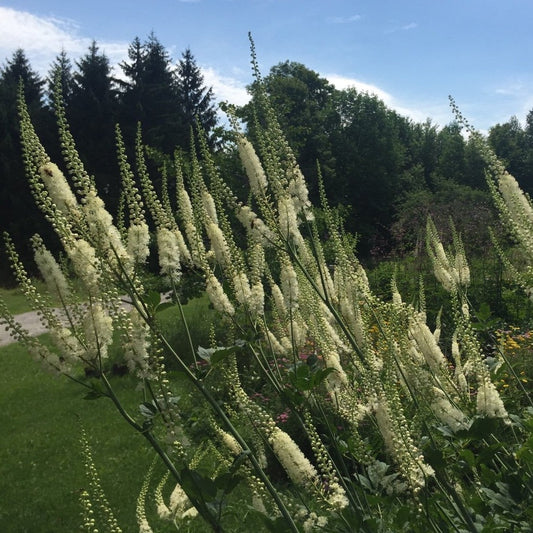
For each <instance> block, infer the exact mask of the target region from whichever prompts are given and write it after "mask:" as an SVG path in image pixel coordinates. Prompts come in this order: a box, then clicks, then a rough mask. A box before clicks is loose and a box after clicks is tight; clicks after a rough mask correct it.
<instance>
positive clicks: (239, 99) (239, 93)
mask: <svg viewBox="0 0 533 533" xmlns="http://www.w3.org/2000/svg"><path fill="white" fill-rule="evenodd" d="M201 70H202V75H203V77H204V83H205V85H206V86H208V87H212V88H213V93H214V95H215V98H216V99H217V101H219V102H225V101H228V102H229V103H230V104H235V105H238V106H242V105H244V104H246V103H247V102H249V100H250V95H249V94H248V92H247V91H246V84H245V83H243V82H241V81H240V80H238V79H236V78H232V77H230V76H224V75H222V74H220V73H219V72H217V71H216V70H215V69H214V68H212V67H203V68H202V69H201Z"/></svg>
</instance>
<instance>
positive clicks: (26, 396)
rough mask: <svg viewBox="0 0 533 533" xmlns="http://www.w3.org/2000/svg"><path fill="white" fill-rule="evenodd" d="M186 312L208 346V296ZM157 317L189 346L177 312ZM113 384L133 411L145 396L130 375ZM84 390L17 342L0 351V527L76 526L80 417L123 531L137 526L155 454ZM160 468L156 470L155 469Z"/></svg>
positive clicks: (81, 480)
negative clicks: (140, 501)
mask: <svg viewBox="0 0 533 533" xmlns="http://www.w3.org/2000/svg"><path fill="white" fill-rule="evenodd" d="M0 294H1V295H2V296H3V297H4V299H5V301H6V303H7V305H8V308H9V309H10V310H11V311H12V312H14V313H20V312H24V311H28V310H29V308H28V306H27V304H26V303H25V300H24V298H23V297H22V295H21V293H20V291H18V290H17V289H13V290H6V289H0ZM184 311H185V313H186V314H187V316H188V318H189V320H190V323H191V335H192V336H193V342H194V343H195V344H204V345H205V344H206V343H207V342H208V338H207V337H208V332H209V324H210V323H211V322H212V320H213V318H212V315H213V312H212V310H210V309H209V308H208V302H207V300H206V299H205V297H204V298H199V299H195V300H191V301H190V302H189V303H188V304H187V305H186V306H185V308H184ZM161 322H162V326H163V328H164V329H165V330H167V331H169V333H170V335H169V337H171V339H170V340H171V341H172V343H173V344H174V345H175V347H176V349H178V350H179V351H180V352H181V351H182V350H188V345H187V343H186V342H185V331H184V329H183V325H182V324H181V320H180V318H179V311H178V309H177V308H176V307H172V308H169V309H166V310H165V311H163V312H162V313H161ZM42 338H43V339H46V335H45V336H43V337H42ZM116 350H117V348H116V347H115V348H114V349H113V351H112V352H113V353H115V352H116ZM112 384H113V386H114V388H115V389H116V391H117V393H118V394H119V396H120V397H121V399H122V401H123V402H124V404H126V405H127V406H128V407H129V409H130V412H131V413H132V414H133V415H134V416H137V414H138V406H139V404H140V403H141V402H142V401H143V398H142V393H141V392H135V387H136V385H137V381H136V380H134V379H133V378H132V377H129V376H125V377H114V378H112ZM86 392H87V391H86V390H85V389H84V388H83V387H82V386H80V385H79V384H77V383H74V382H72V381H70V380H68V379H67V378H65V377H59V376H55V375H52V374H49V373H47V372H46V371H44V370H43V369H42V366H41V365H40V364H39V363H38V362H37V361H35V360H33V359H32V357H31V356H30V355H29V354H28V353H27V351H26V350H25V348H23V347H22V346H21V345H19V344H11V345H9V346H5V347H2V348H0V424H1V431H0V495H1V496H0V532H2V533H3V532H4V531H5V532H16V533H19V532H20V533H22V532H29V533H30V532H31V533H41V532H42V533H45V532H47V533H48V532H49V533H52V532H53V533H63V532H64V533H67V532H68V533H71V532H73V531H77V530H79V527H80V524H81V505H80V503H79V492H80V490H81V489H82V488H85V487H87V486H88V481H87V478H86V476H85V471H84V468H83V457H82V454H81V445H80V442H79V436H80V421H81V422H82V423H83V426H84V428H85V430H86V432H87V434H88V437H89V441H90V444H91V446H92V451H93V458H94V462H95V464H96V467H97V469H98V472H99V474H100V478H101V479H102V484H103V487H104V490H105V492H106V494H107V496H108V499H109V500H110V503H111V506H112V508H113V511H114V512H115V514H116V517H117V519H118V522H119V524H120V526H121V527H122V530H123V531H124V532H129V531H137V530H138V526H137V524H136V521H135V507H136V501H137V496H138V494H139V490H140V488H141V485H142V482H143V479H144V476H145V474H146V472H147V470H148V467H149V465H150V463H151V461H152V459H153V457H154V453H153V452H152V450H151V449H150V448H149V447H148V445H147V443H146V442H145V440H144V439H143V438H142V437H141V436H140V435H138V434H136V433H135V432H134V430H133V429H132V428H131V427H130V426H129V425H128V424H127V423H126V422H125V421H123V419H122V418H121V417H120V415H119V413H118V412H117V411H116V408H115V407H114V406H113V404H112V403H111V401H110V400H108V399H106V398H101V399H98V400H85V399H84V396H85V394H86ZM162 471H163V469H162V467H161V468H159V470H158V472H159V473H161V472H162ZM168 488H171V487H170V486H169V487H168ZM194 522H195V523H194ZM199 522H200V521H199V520H198V521H193V523H191V530H192V531H204V530H205V525H204V524H200V523H199ZM154 526H157V531H163V530H164V531H175V528H174V527H173V526H172V525H171V524H168V525H167V524H165V525H164V529H163V530H162V529H160V526H161V522H157V521H156V523H154ZM198 528H200V529H198Z"/></svg>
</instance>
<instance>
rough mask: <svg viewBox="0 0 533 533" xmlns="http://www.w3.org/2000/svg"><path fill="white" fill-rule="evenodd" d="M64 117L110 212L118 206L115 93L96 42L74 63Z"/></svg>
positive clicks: (107, 66)
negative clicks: (72, 79)
mask: <svg viewBox="0 0 533 533" xmlns="http://www.w3.org/2000/svg"><path fill="white" fill-rule="evenodd" d="M76 66H77V71H76V72H75V73H74V76H73V78H74V84H73V90H72V97H71V98H70V105H67V116H68V120H69V122H70V126H71V130H72V134H73V136H74V139H75V141H76V144H77V146H78V148H79V151H80V156H81V157H82V160H83V161H84V163H85V165H86V166H87V170H88V171H89V172H90V173H91V174H93V175H94V177H95V181H96V184H97V187H98V190H100V191H102V193H103V196H104V200H105V201H106V203H107V204H108V207H109V208H110V210H111V211H113V210H114V209H116V207H117V203H118V196H119V189H120V181H119V178H118V168H117V165H116V150H115V123H116V119H117V90H116V88H115V83H114V80H113V77H112V75H111V67H110V64H109V59H108V58H107V56H106V55H105V54H103V53H101V52H100V51H99V48H98V46H97V44H96V42H94V41H93V42H92V43H91V45H90V46H89V50H88V52H87V54H85V55H84V56H83V57H82V58H81V59H80V60H79V61H77V62H76Z"/></svg>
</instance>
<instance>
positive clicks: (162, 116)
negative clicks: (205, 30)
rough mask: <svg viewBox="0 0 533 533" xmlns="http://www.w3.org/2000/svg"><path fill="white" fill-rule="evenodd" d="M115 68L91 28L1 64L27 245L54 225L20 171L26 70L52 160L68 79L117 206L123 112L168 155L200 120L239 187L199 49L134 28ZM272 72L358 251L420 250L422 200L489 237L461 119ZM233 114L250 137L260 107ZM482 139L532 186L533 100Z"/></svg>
mask: <svg viewBox="0 0 533 533" xmlns="http://www.w3.org/2000/svg"><path fill="white" fill-rule="evenodd" d="M119 72H120V74H121V75H120V77H114V76H113V72H112V68H111V65H110V62H109V59H108V58H107V57H106V55H105V54H104V53H103V52H102V51H101V50H100V49H99V47H98V44H97V43H96V42H93V43H92V44H91V45H90V47H89V49H88V51H87V53H86V54H85V55H84V56H82V57H81V58H80V59H79V60H76V61H74V62H73V61H72V60H71V59H70V58H69V57H68V55H67V54H66V53H65V52H64V51H61V52H59V53H58V55H57V57H56V59H55V60H54V62H53V63H52V65H50V69H49V72H48V75H47V76H46V77H45V78H44V79H43V78H42V77H40V76H39V75H38V74H37V73H36V72H35V71H34V70H33V68H32V66H31V64H30V62H29V60H28V59H27V57H26V55H25V53H24V51H23V50H17V51H15V52H14V53H13V55H12V57H11V58H8V59H6V60H5V62H4V65H3V66H2V68H1V70H0V131H1V135H0V154H1V158H0V228H1V230H2V231H8V232H9V233H10V234H11V236H12V237H13V238H14V239H16V240H17V241H18V242H20V243H21V245H23V243H26V242H28V239H29V237H30V236H31V235H32V234H33V233H34V232H35V231H36V230H37V229H38V230H39V231H45V229H44V228H46V227H47V225H46V224H43V221H42V219H41V215H40V213H39V212H38V211H37V210H36V208H35V207H34V205H33V201H32V198H31V194H30V191H29V188H28V184H27V182H26V179H25V176H24V170H23V162H22V154H21V150H20V142H19V132H18V117H17V103H16V102H17V92H18V85H19V80H22V83H23V86H24V92H25V98H26V102H27V105H28V108H29V111H30V114H31V116H32V119H33V122H34V124H35V126H36V128H37V131H38V134H39V135H40V136H41V138H42V139H43V140H44V141H45V143H46V145H47V147H48V149H49V152H50V154H51V156H52V158H53V159H54V160H56V161H60V153H59V147H58V144H57V138H56V137H57V134H56V125H55V117H54V113H53V111H54V102H53V98H52V96H51V95H52V89H53V86H54V83H55V80H57V79H59V80H60V82H61V87H62V94H63V98H64V102H65V108H66V114H67V118H68V121H69V124H70V127H71V131H72V133H73V136H74V138H75V140H76V142H77V147H78V150H79V152H80V155H81V157H82V159H83V162H84V164H85V165H86V167H87V169H88V170H89V172H90V173H91V174H92V175H93V176H94V179H95V182H96V185H97V187H98V189H99V190H100V191H101V194H102V195H103V197H104V199H105V201H106V205H107V206H108V208H109V210H110V211H111V212H113V213H116V212H117V209H118V204H119V190H120V182H119V177H118V176H119V172H118V166H117V159H116V145H115V125H116V124H119V125H120V128H121V131H122V133H123V135H124V138H125V140H126V143H127V145H128V146H129V147H130V148H133V144H134V138H135V133H136V130H137V127H138V123H141V125H142V131H143V140H144V142H145V143H146V144H147V145H148V146H149V147H150V148H151V153H153V154H159V157H160V160H163V159H164V157H166V156H170V155H172V154H173V152H174V151H175V150H176V149H178V150H181V151H183V152H184V153H186V152H187V151H188V149H189V147H190V138H191V128H193V127H195V124H196V121H198V122H199V124H200V125H201V127H202V129H203V130H204V131H205V133H206V134H207V136H208V138H209V142H210V143H211V146H212V148H213V150H214V151H215V153H216V158H217V162H218V164H219V165H220V166H221V167H223V168H225V169H226V170H227V172H226V173H225V174H226V175H227V176H228V179H231V180H233V183H231V184H230V185H231V186H232V187H233V188H234V189H236V190H237V191H238V189H239V185H240V183H242V182H243V181H244V177H243V176H244V173H243V170H242V168H241V167H240V164H239V162H238V158H237V154H236V151H235V150H234V149H232V148H230V147H229V146H228V144H227V143H225V142H222V141H223V140H225V139H226V138H227V136H228V132H227V131H225V130H224V128H223V127H221V126H219V125H218V124H217V108H216V105H215V94H214V93H213V91H212V89H211V88H209V87H206V86H205V84H204V80H203V77H202V74H201V71H200V69H199V67H198V66H197V64H196V60H195V58H194V56H193V54H192V52H191V50H189V49H186V50H185V51H184V52H183V53H182V55H181V58H180V59H179V60H178V61H177V62H175V61H174V60H173V59H172V58H171V56H170V54H169V52H168V51H167V50H166V49H165V47H164V46H163V45H162V44H161V42H160V41H159V40H158V38H157V37H156V36H155V35H154V34H153V33H152V34H150V35H149V36H148V37H147V38H146V39H145V40H144V41H142V40H140V39H139V38H135V39H134V40H133V41H132V43H131V44H130V46H129V49H128V58H127V60H125V61H124V62H122V63H121V64H120V65H119ZM265 83H266V89H267V92H268V93H269V95H270V97H271V98H272V102H273V104H274V106H275V108H276V110H277V112H278V114H279V120H280V123H281V125H282V127H283V129H284V132H285V134H286V137H287V140H288V142H289V144H290V145H291V148H292V149H293V151H294V152H295V154H296V155H297V158H298V163H299V164H300V167H301V169H302V172H303V173H304V175H305V176H306V179H307V181H308V183H309V187H310V195H311V199H312V201H313V203H314V204H315V205H317V204H318V203H319V198H318V197H319V176H321V179H322V180H323V182H324V187H325V190H326V194H327V196H328V199H329V201H330V203H331V204H332V205H333V206H336V208H337V212H338V214H339V216H340V217H341V218H342V219H343V220H344V224H345V227H346V228H347V230H348V231H350V232H353V233H355V234H357V236H358V242H359V244H358V250H359V254H360V256H361V257H362V258H363V259H364V258H365V257H371V256H376V257H378V258H379V257H383V256H385V255H388V254H391V253H403V252H406V251H412V250H413V249H415V250H416V249H417V247H419V246H420V242H422V240H423V238H422V235H423V234H424V228H425V220H426V217H427V215H428V214H431V215H432V216H433V218H434V219H435V220H436V222H437V224H439V221H440V222H442V221H444V222H446V221H447V219H448V218H449V217H450V216H451V217H453V219H454V221H455V223H456V225H457V226H458V229H459V230H460V231H462V232H463V233H465V234H466V236H465V241H466V243H467V247H470V248H472V249H473V250H474V251H476V249H477V250H483V249H484V247H485V246H486V242H485V240H484V238H485V237H483V235H482V234H481V233H480V232H479V231H478V230H479V228H480V227H486V226H488V225H489V224H490V223H491V221H492V220H493V219H494V218H495V215H494V213H493V210H492V207H491V202H490V200H489V196H488V193H487V191H486V185H485V178H484V163H483V161H482V160H481V159H480V157H479V155H478V154H477V152H476V150H475V148H474V146H472V145H471V142H470V141H469V140H468V139H467V138H465V136H464V135H463V133H462V131H461V129H460V127H459V126H458V125H457V124H455V123H453V122H452V123H450V124H448V125H445V126H444V127H439V125H436V124H433V123H432V122H431V121H430V120H427V121H426V122H422V123H417V122H414V121H412V120H411V119H409V118H406V117H404V116H402V115H400V114H398V113H397V112H396V111H394V110H392V109H389V108H388V107H387V106H386V105H385V104H384V103H383V101H381V100H380V99H379V98H378V97H376V96H374V95H371V94H367V93H363V92H359V91H357V90H356V89H353V88H350V89H346V90H338V89H336V88H335V87H334V86H333V85H332V84H331V83H329V82H328V81H327V80H326V79H325V78H322V77H320V75H319V74H318V73H316V72H314V71H312V70H311V69H309V68H307V67H306V66H305V65H303V64H301V63H297V62H292V61H286V62H283V63H280V64H278V65H275V66H274V67H272V68H271V70H270V72H269V73H268V75H267V76H266V78H265ZM236 114H237V115H238V117H240V118H241V119H243V120H244V122H245V124H246V127H247V129H248V133H249V134H250V135H251V136H252V137H253V132H254V127H255V125H257V123H258V122H257V121H261V119H262V118H261V117H257V116H255V115H254V114H253V112H252V106H251V105H245V106H243V107H241V108H238V109H237V110H236ZM488 140H489V142H490V144H491V146H492V148H493V149H494V150H495V152H496V154H497V155H498V156H499V157H500V158H501V159H502V160H503V161H504V163H505V164H506V166H507V168H508V169H509V171H510V172H511V173H512V174H513V175H514V176H515V177H516V178H517V180H518V181H519V183H520V186H521V187H522V188H523V189H524V190H525V191H526V192H528V193H530V194H531V193H533V110H532V111H531V112H530V113H529V114H528V116H527V120H526V124H525V126H523V125H522V124H520V122H519V121H518V120H517V119H516V117H512V118H511V119H510V120H509V121H508V122H507V123H504V124H497V125H495V126H493V127H492V128H491V129H490V130H489V133H488ZM156 159H157V157H156ZM241 180H242V181H241ZM469 232H470V233H469ZM470 236H471V238H470ZM487 238H488V237H487ZM469 251H470V250H469ZM0 276H1V277H2V278H6V276H8V274H7V273H5V272H4V273H2V272H0Z"/></svg>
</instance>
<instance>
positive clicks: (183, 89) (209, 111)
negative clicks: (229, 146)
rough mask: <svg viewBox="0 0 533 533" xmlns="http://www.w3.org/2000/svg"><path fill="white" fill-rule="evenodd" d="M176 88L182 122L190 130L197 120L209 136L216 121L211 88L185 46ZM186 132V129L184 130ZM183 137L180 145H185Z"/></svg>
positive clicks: (178, 70) (179, 64)
mask: <svg viewBox="0 0 533 533" xmlns="http://www.w3.org/2000/svg"><path fill="white" fill-rule="evenodd" d="M177 88H178V102H179V110H180V113H181V115H182V117H183V122H184V124H185V126H186V127H187V130H190V128H191V127H194V125H195V123H196V121H197V120H198V122H199V124H200V126H201V127H202V129H203V130H204V131H205V132H206V133H207V135H208V136H209V137H212V136H211V135H210V134H211V133H212V132H213V129H214V127H215V126H216V123H217V115H216V109H215V106H214V103H213V99H214V96H213V89H212V88H211V87H209V88H207V87H205V85H204V77H203V76H202V73H201V72H200V69H199V68H198V66H197V64H196V61H195V59H194V56H193V55H192V53H191V50H190V49H189V48H187V49H186V50H185V52H184V53H183V54H182V59H181V60H180V61H179V63H178V68H177ZM185 133H186V134H188V131H186V132H185ZM187 141H188V138H187V137H186V138H184V139H183V141H182V143H181V144H182V146H186V143H187Z"/></svg>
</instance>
